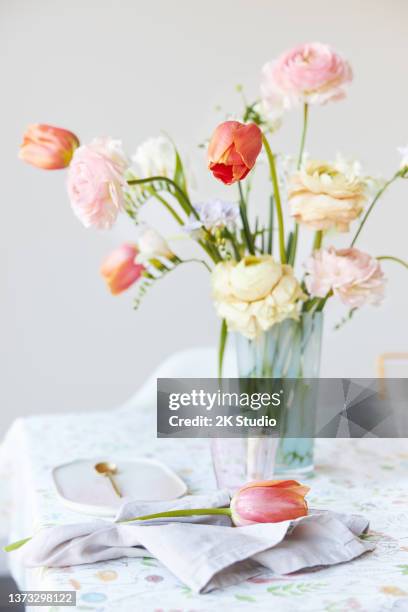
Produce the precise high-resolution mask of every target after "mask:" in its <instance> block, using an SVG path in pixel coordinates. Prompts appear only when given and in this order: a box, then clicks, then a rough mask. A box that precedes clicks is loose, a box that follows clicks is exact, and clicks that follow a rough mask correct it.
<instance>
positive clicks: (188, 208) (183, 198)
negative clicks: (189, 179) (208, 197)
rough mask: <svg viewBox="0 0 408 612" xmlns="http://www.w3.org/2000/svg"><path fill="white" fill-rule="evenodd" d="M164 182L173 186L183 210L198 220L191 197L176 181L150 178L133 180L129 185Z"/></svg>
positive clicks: (161, 177) (164, 177) (165, 178)
mask: <svg viewBox="0 0 408 612" xmlns="http://www.w3.org/2000/svg"><path fill="white" fill-rule="evenodd" d="M156 181H157V182H164V183H167V184H168V185H171V186H172V187H173V189H174V190H175V191H176V192H177V195H178V198H177V199H178V200H179V202H180V205H181V206H182V208H183V210H184V211H185V212H186V213H188V214H190V213H191V214H193V215H194V216H195V217H196V219H198V218H199V216H198V213H197V211H196V210H195V208H194V206H193V205H192V204H191V202H190V199H189V197H188V196H187V195H186V194H185V192H184V191H183V190H182V189H181V187H179V186H178V185H177V183H176V182H175V181H173V180H172V179H171V178H168V177H167V176H149V177H147V178H142V179H131V180H129V181H128V185H143V184H145V183H155V182H156Z"/></svg>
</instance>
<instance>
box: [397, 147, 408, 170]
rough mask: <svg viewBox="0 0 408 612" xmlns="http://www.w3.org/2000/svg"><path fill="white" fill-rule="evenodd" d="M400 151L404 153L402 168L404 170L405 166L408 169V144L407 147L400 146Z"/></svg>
mask: <svg viewBox="0 0 408 612" xmlns="http://www.w3.org/2000/svg"><path fill="white" fill-rule="evenodd" d="M398 151H399V153H401V155H402V159H401V164H400V168H401V170H404V169H405V168H407V169H408V145H407V146H406V147H398Z"/></svg>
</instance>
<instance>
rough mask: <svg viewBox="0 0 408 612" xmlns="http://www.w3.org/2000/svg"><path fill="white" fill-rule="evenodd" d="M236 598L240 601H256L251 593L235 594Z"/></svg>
mask: <svg viewBox="0 0 408 612" xmlns="http://www.w3.org/2000/svg"><path fill="white" fill-rule="evenodd" d="M235 599H238V601H248V602H250V603H254V602H255V601H256V599H255V597H251V596H250V595H235Z"/></svg>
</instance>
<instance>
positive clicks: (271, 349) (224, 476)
mask: <svg viewBox="0 0 408 612" xmlns="http://www.w3.org/2000/svg"><path fill="white" fill-rule="evenodd" d="M322 329H323V314H322V313H315V314H309V313H304V314H302V315H301V316H300V318H299V320H297V321H295V320H293V319H286V320H285V321H283V322H282V323H279V324H276V325H274V326H273V327H271V329H270V330H268V331H267V332H265V333H263V334H262V335H261V336H259V337H258V338H256V339H254V340H249V339H248V338H245V337H244V336H242V335H240V334H237V335H236V351H237V359H238V374H239V377H240V378H241V379H243V384H244V383H245V385H246V386H247V387H248V386H249V387H250V390H251V392H257V391H262V392H263V391H265V390H266V389H265V385H266V387H268V385H269V391H272V390H274V391H276V390H277V387H276V385H278V386H279V388H281V387H283V388H284V397H285V401H284V402H282V406H281V408H280V413H279V421H280V432H279V434H280V435H279V437H278V438H276V437H271V436H269V437H268V436H266V437H261V438H250V437H249V438H232V439H226V438H225V439H224V438H218V439H214V440H213V441H212V457H213V465H214V470H215V475H216V479H217V484H218V486H219V487H220V488H228V489H230V490H234V489H236V488H238V487H240V486H242V485H243V484H244V483H245V482H248V481H250V480H267V479H270V478H272V477H273V476H274V475H280V476H283V477H294V476H301V475H304V474H306V473H309V472H311V471H313V450H314V439H313V437H311V434H310V432H311V431H312V430H313V427H314V413H315V405H316V396H317V385H315V384H310V381H307V380H305V379H311V378H318V377H319V371H320V352H321V340H322ZM244 379H245V380H244ZM247 379H254V380H253V383H251V382H250V381H248V380H247ZM267 379H269V381H268V380H267ZM285 379H297V380H296V381H293V380H290V381H289V380H288V381H287V389H286V390H285ZM275 381H276V382H275ZM275 387H276V388H275Z"/></svg>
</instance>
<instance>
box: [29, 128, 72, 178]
mask: <svg viewBox="0 0 408 612" xmlns="http://www.w3.org/2000/svg"><path fill="white" fill-rule="evenodd" d="M78 146H79V140H78V138H77V137H76V136H75V134H73V133H72V132H69V131H68V130H63V129H61V128H57V127H53V126H52V125H43V124H34V125H30V126H29V127H28V129H27V131H26V133H25V134H24V140H23V144H22V145H21V147H20V152H19V155H18V156H19V158H20V159H22V160H23V161H25V162H27V163H28V164H31V165H32V166H36V167H37V168H42V169H43V170H58V169H60V168H66V167H67V166H69V163H70V161H71V159H72V155H73V154H74V151H75V149H76V148H77V147H78Z"/></svg>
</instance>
